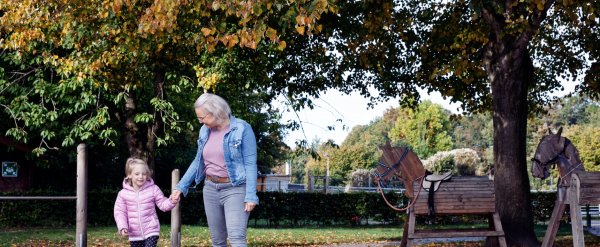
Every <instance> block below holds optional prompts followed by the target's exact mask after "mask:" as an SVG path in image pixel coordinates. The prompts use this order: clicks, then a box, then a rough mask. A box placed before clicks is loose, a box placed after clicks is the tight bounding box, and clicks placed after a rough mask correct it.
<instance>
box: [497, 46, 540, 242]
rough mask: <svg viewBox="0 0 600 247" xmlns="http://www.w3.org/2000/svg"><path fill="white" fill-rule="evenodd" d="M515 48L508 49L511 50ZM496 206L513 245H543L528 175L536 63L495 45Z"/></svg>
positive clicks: (522, 49) (523, 50)
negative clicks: (529, 114) (530, 103)
mask: <svg viewBox="0 0 600 247" xmlns="http://www.w3.org/2000/svg"><path fill="white" fill-rule="evenodd" d="M509 46H510V48H506V47H509ZM488 51H489V53H488V54H490V56H489V57H488V58H489V60H488V63H487V68H486V69H487V71H488V75H489V76H490V81H491V85H492V109H493V124H494V167H495V174H494V185H495V191H496V206H497V208H498V212H499V214H500V219H501V221H502V226H503V229H504V231H505V233H506V239H507V242H508V245H509V246H539V242H538V241H537V239H536V237H535V232H534V228H533V225H534V224H533V211H532V207H531V192H530V187H529V177H528V175H527V161H526V147H525V144H526V142H525V140H526V131H527V90H528V85H529V83H530V81H531V80H532V79H533V64H532V61H531V58H530V56H529V53H528V52H527V49H526V46H521V47H516V45H515V44H512V43H509V42H506V41H501V42H495V43H494V44H491V45H490V48H489V50H488Z"/></svg>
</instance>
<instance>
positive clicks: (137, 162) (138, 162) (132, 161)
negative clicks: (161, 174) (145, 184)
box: [125, 158, 152, 185]
mask: <svg viewBox="0 0 600 247" xmlns="http://www.w3.org/2000/svg"><path fill="white" fill-rule="evenodd" d="M135 166H143V167H144V169H145V170H146V174H148V179H150V177H152V170H150V166H148V163H146V161H144V160H142V159H138V158H129V159H127V162H125V181H126V182H127V183H128V184H129V185H132V183H131V179H130V178H129V175H130V174H131V173H132V172H133V168H134V167H135Z"/></svg>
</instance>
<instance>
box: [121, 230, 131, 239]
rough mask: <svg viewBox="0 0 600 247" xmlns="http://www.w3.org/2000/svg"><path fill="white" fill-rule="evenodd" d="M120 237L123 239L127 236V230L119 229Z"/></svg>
mask: <svg viewBox="0 0 600 247" xmlns="http://www.w3.org/2000/svg"><path fill="white" fill-rule="evenodd" d="M121 236H123V237H127V236H129V233H128V232H127V228H123V229H121Z"/></svg>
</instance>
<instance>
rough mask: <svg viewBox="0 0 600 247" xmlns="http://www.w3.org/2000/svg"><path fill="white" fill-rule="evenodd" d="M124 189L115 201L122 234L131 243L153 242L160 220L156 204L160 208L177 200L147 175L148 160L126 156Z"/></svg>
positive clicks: (149, 244)
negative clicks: (166, 195) (167, 195)
mask: <svg viewBox="0 0 600 247" xmlns="http://www.w3.org/2000/svg"><path fill="white" fill-rule="evenodd" d="M125 174H126V175H127V177H125V180H124V181H123V189H122V190H121V191H119V195H118V196H117V200H116V202H115V213H114V214H115V221H116V222H117V229H118V231H119V234H120V235H121V236H126V237H127V236H128V237H129V242H130V244H131V247H137V246H141V247H146V246H156V244H157V242H158V237H159V235H160V224H159V223H158V215H157V214H156V208H155V206H154V205H156V206H158V208H160V210H162V211H163V212H165V211H169V210H171V209H173V208H174V207H175V205H176V204H177V201H176V200H174V199H171V200H169V198H167V197H165V195H164V194H163V193H162V191H161V190H160V188H158V186H157V185H155V184H154V181H153V180H152V178H150V175H151V172H150V168H149V167H148V164H146V162H144V161H143V160H141V159H136V158H129V159H127V163H126V165H125Z"/></svg>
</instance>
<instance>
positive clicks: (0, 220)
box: [0, 189, 568, 228]
mask: <svg viewBox="0 0 600 247" xmlns="http://www.w3.org/2000/svg"><path fill="white" fill-rule="evenodd" d="M117 193H118V191H115V190H108V189H105V190H97V191H90V192H89V193H88V197H89V198H88V226H113V225H114V224H115V223H114V219H113V206H114V201H115V198H116V196H117ZM164 193H165V195H168V194H169V193H170V191H164ZM74 194H75V193H74V192H72V193H68V192H65V193H57V192H49V191H34V192H28V193H0V196H25V195H27V196H48V195H53V196H72V195H74ZM258 196H259V198H260V205H258V206H257V207H256V208H255V210H254V211H253V212H252V214H251V215H250V225H251V226H265V227H295V226H315V225H317V226H335V225H343V226H353V225H364V224H402V223H403V222H404V217H405V216H406V213H405V212H398V211H394V210H392V209H390V208H389V207H388V206H387V205H386V204H385V202H384V201H383V199H382V197H381V195H380V194H378V193H367V192H355V193H341V194H327V195H326V194H322V193H281V192H259V193H258ZM386 197H387V198H388V200H389V201H390V202H392V203H397V204H398V206H399V207H403V206H405V205H407V204H408V200H407V198H405V197H404V195H402V194H399V193H388V194H386ZM532 198H533V205H532V206H533V207H534V209H533V212H534V217H535V221H536V222H543V221H547V220H548V219H549V218H550V216H551V214H552V209H553V207H554V201H555V198H556V194H555V193H548V192H533V193H532ZM75 207H76V204H75V200H60V201H56V200H53V201H52V200H9V201H7V200H2V201H0V228H13V227H65V226H74V225H75V211H76V209H75ZM180 208H181V216H182V223H183V224H187V225H205V224H206V217H205V215H204V205H203V203H202V193H201V192H200V191H191V192H190V193H189V194H188V196H187V197H185V198H183V200H182V201H181V205H180ZM157 210H158V209H157ZM566 212H568V210H566ZM158 214H159V218H160V220H161V222H162V223H163V224H169V222H170V212H166V213H164V212H161V211H158Z"/></svg>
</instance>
